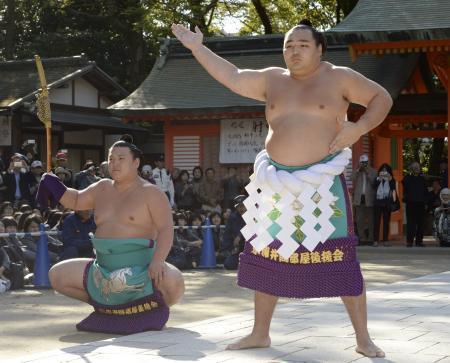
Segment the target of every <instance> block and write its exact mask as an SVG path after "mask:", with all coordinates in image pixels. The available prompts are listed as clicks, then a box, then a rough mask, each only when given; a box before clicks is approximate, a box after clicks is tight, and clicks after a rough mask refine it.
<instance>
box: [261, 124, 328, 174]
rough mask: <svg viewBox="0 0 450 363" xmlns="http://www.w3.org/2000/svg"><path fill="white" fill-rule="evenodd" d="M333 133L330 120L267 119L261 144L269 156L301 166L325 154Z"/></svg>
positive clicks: (275, 159) (277, 160)
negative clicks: (268, 128)
mask: <svg viewBox="0 0 450 363" xmlns="http://www.w3.org/2000/svg"><path fill="white" fill-rule="evenodd" d="M335 136H336V123H334V122H328V121H324V120H321V119H310V120H306V121H299V120H298V119H297V118H296V119H289V118H288V119H285V120H282V121H275V122H273V123H271V129H270V130H269V133H268V135H267V138H266V143H265V146H266V150H267V152H268V153H269V156H270V157H271V159H272V160H274V161H276V162H278V163H280V164H283V165H287V166H301V165H306V164H311V163H314V162H316V161H319V160H322V159H323V158H325V157H326V156H327V155H329V149H330V144H331V142H332V141H333V139H334V138H335Z"/></svg>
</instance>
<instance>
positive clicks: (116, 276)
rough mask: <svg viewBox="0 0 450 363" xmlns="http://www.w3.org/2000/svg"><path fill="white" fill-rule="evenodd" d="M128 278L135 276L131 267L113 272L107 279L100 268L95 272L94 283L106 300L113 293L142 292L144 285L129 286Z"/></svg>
mask: <svg viewBox="0 0 450 363" xmlns="http://www.w3.org/2000/svg"><path fill="white" fill-rule="evenodd" d="M127 276H133V272H132V271H131V268H130V267H127V268H121V269H119V270H115V271H112V272H111V273H110V274H109V275H108V276H107V277H105V276H104V275H103V274H102V272H101V271H100V270H99V269H98V268H96V269H95V270H94V272H93V277H94V283H95V285H96V286H97V288H99V289H101V293H102V295H103V296H105V297H106V300H109V299H108V296H109V295H110V294H111V293H114V294H120V293H122V292H124V291H140V290H142V289H143V288H144V284H139V285H128V284H127Z"/></svg>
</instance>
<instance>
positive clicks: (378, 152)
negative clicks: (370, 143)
mask: <svg viewBox="0 0 450 363" xmlns="http://www.w3.org/2000/svg"><path fill="white" fill-rule="evenodd" d="M373 150H374V152H373V164H372V165H373V167H374V168H375V169H376V170H378V168H379V167H380V166H381V164H383V163H388V164H390V163H391V139H390V138H387V137H381V136H379V135H376V136H375V138H374V147H373Z"/></svg>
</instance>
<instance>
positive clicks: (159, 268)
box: [148, 259, 166, 287]
mask: <svg viewBox="0 0 450 363" xmlns="http://www.w3.org/2000/svg"><path fill="white" fill-rule="evenodd" d="M165 269H166V263H165V262H164V261H161V260H157V259H153V260H152V262H151V263H150V266H148V274H149V276H150V278H151V279H152V280H153V282H154V284H155V287H159V285H161V283H162V282H163V280H164V275H165Z"/></svg>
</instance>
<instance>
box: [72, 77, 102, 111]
mask: <svg viewBox="0 0 450 363" xmlns="http://www.w3.org/2000/svg"><path fill="white" fill-rule="evenodd" d="M75 106H82V107H93V108H97V107H98V90H97V88H95V87H94V86H92V85H91V84H90V83H89V82H88V81H86V80H84V79H83V78H77V79H76V80H75Z"/></svg>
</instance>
